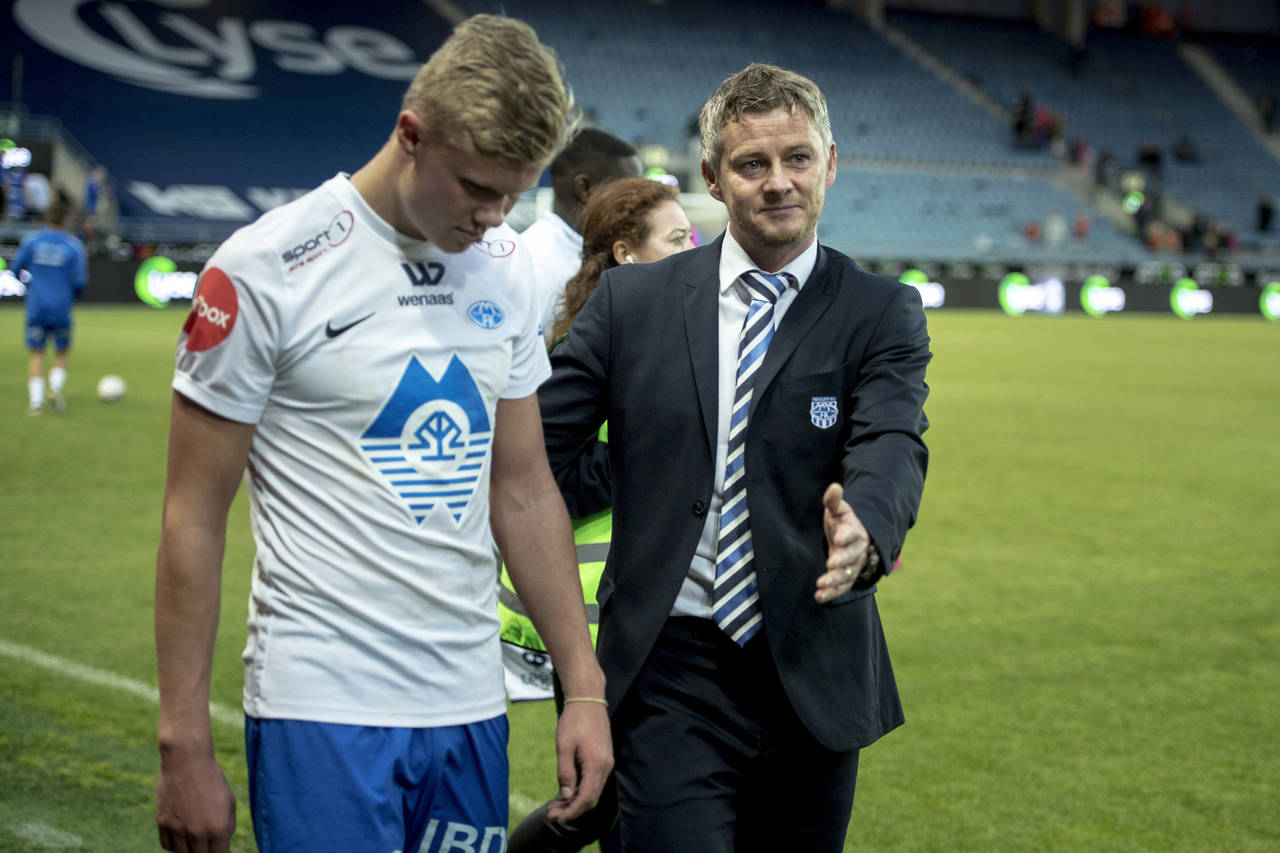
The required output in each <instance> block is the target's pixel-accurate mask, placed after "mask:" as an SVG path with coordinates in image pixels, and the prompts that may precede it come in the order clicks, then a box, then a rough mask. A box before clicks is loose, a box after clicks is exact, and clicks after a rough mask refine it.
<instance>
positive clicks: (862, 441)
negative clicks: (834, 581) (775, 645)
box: [819, 286, 932, 600]
mask: <svg viewBox="0 0 1280 853" xmlns="http://www.w3.org/2000/svg"><path fill="white" fill-rule="evenodd" d="M931 358H932V354H931V353H930V351H929V332H928V327H927V325H926V321H925V314H924V308H923V307H922V306H921V303H920V296H919V294H917V293H916V291H915V290H914V289H913V288H910V287H905V286H901V287H899V289H898V290H896V291H895V293H894V295H893V298H892V299H891V300H890V301H889V303H888V304H887V305H886V307H885V309H884V312H883V314H882V316H881V318H880V321H879V324H878V326H877V328H876V331H875V334H874V335H873V336H872V340H871V343H870V345H869V346H868V347H867V355H866V360H865V361H864V362H863V364H862V366H861V367H860V368H859V370H858V379H857V383H856V386H855V387H854V389H853V393H852V394H851V395H850V399H851V401H852V402H851V404H850V406H849V411H848V414H847V416H846V417H847V418H848V420H849V423H850V431H849V441H848V444H847V445H846V447H845V454H844V459H843V460H842V463H841V467H842V473H843V477H842V479H843V482H842V483H840V484H838V485H837V488H835V489H832V488H831V487H828V489H827V493H826V495H824V498H823V505H824V529H825V530H826V532H827V539H828V548H829V553H828V556H829V557H830V559H829V560H828V564H827V567H828V573H829V574H835V573H836V572H843V570H844V569H845V568H848V569H850V570H851V571H852V573H853V574H854V576H855V577H856V576H857V575H858V573H859V572H860V571H861V570H862V568H863V567H864V566H865V565H866V563H867V559H868V557H869V556H870V555H871V554H872V551H871V550H870V549H872V548H874V549H875V552H874V553H875V555H876V556H877V557H878V559H879V566H878V567H876V569H875V570H874V571H872V572H870V573H869V575H870V577H868V578H867V579H864V580H863V581H860V582H857V583H856V585H857V586H859V587H863V586H869V585H870V584H872V583H874V582H875V581H876V580H877V579H878V577H879V575H880V574H883V573H884V572H887V571H888V570H889V569H890V567H891V566H892V564H893V561H894V560H895V558H896V557H897V555H898V551H899V550H900V548H901V547H902V543H903V540H904V539H905V538H906V535H907V530H908V529H909V528H910V527H911V525H912V524H914V523H915V518H916V511H917V510H918V509H919V507H920V498H921V494H922V492H923V490H924V478H925V472H926V470H927V468H928V462H929V451H928V449H927V448H926V446H925V443H924V432H925V430H926V429H927V428H928V425H929V421H928V419H927V418H926V417H925V414H924V403H925V399H926V398H927V397H928V395H929V386H928V385H927V384H926V382H925V372H926V369H927V367H928V365H929V361H930V359H931ZM824 577H827V576H826V575H824ZM828 579H829V580H830V578H828ZM837 594H839V593H837ZM819 600H821V598H820V599H819Z"/></svg>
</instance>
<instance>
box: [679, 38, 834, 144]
mask: <svg viewBox="0 0 1280 853" xmlns="http://www.w3.org/2000/svg"><path fill="white" fill-rule="evenodd" d="M776 109H783V110H786V111H787V112H789V113H791V114H792V115H795V113H796V110H800V111H802V112H803V113H804V114H805V115H806V116H808V118H809V123H810V124H812V125H813V127H814V129H815V130H817V131H818V136H819V137H821V139H822V147H823V148H830V147H831V141H832V140H831V116H830V115H828V113H827V99H826V98H825V97H823V95H822V90H821V89H819V88H818V85H817V84H816V83H814V82H813V81H812V80H810V79H809V78H808V77H804V76H802V75H800V74H797V73H795V72H794V71H788V70H786V69H785V68H779V67H777V66H776V65H764V64H762V63H759V62H755V63H752V64H751V65H748V66H747V67H746V68H744V69H742V70H741V71H739V72H738V73H737V74H734V75H732V76H731V77H728V78H726V79H725V81H724V82H723V83H721V84H720V88H719V89H717V90H716V93H715V94H714V95H712V96H711V97H710V98H709V99H708V100H707V102H706V103H705V104H703V105H702V110H701V112H699V113H698V131H699V134H700V135H701V137H702V159H704V160H706V161H707V162H708V163H709V164H711V167H712V168H713V169H714V168H716V167H717V165H718V164H719V160H720V154H721V153H722V152H721V149H722V148H723V145H724V128H725V125H727V124H728V123H729V122H731V121H738V120H740V119H741V118H742V116H743V115H744V114H745V113H767V112H772V111H773V110H776Z"/></svg>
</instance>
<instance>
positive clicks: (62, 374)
mask: <svg viewBox="0 0 1280 853" xmlns="http://www.w3.org/2000/svg"><path fill="white" fill-rule="evenodd" d="M66 216H67V207H66V205H65V204H64V203H62V202H59V201H54V202H53V203H52V204H50V205H49V210H48V212H47V214H46V215H45V223H46V225H47V227H45V228H42V229H40V230H39V231H33V232H31V233H30V234H28V235H27V236H25V237H23V238H22V243H21V244H20V245H19V246H18V253H17V254H16V255H14V256H13V264H12V269H13V272H14V274H15V275H18V274H19V273H20V272H22V271H24V270H25V271H26V273H27V275H26V276H24V277H23V278H25V280H26V285H27V322H26V333H25V334H26V341H27V349H28V350H29V351H30V353H31V355H30V358H29V360H28V362H27V392H28V395H29V397H30V410H29V411H30V412H31V414H33V415H35V414H39V413H40V412H41V411H43V408H44V399H45V378H44V351H45V347H46V346H47V344H48V342H49V339H50V338H52V339H53V345H54V349H55V350H56V354H55V355H54V361H53V369H52V370H50V371H49V386H48V389H49V395H50V398H51V400H52V402H53V407H54V410H55V411H59V412H61V411H63V410H64V409H65V408H66V401H65V399H64V398H63V395H62V388H63V385H64V384H65V383H66V381H67V354H68V352H69V351H70V349H71V305H72V303H74V302H75V301H76V300H77V299H78V298H79V297H80V292H81V291H82V290H84V286H85V283H86V282H87V281H88V260H87V258H86V255H85V251H84V245H83V244H82V243H81V242H80V241H79V240H77V239H76V238H75V237H73V236H71V235H70V234H68V233H67V232H66V231H65V230H64V229H63V223H64V222H65V220H66Z"/></svg>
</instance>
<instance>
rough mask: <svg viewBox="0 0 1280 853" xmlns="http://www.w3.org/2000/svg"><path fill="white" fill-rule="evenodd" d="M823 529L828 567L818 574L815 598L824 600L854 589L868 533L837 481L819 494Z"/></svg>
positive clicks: (864, 562) (865, 561)
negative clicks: (820, 495)
mask: <svg viewBox="0 0 1280 853" xmlns="http://www.w3.org/2000/svg"><path fill="white" fill-rule="evenodd" d="M822 530H823V532H824V533H825V534H826V537H827V571H826V572H825V573H824V574H823V575H822V576H821V577H819V578H818V591H817V592H816V593H814V599H815V600H816V601H817V602H818V603H819V604H825V603H827V602H828V601H831V600H832V599H833V598H838V597H839V596H841V595H844V594H845V593H846V592H848V591H849V590H851V589H853V584H854V581H856V580H857V579H858V572H860V571H862V567H863V566H865V565H866V564H867V549H868V548H869V547H870V546H871V537H870V536H869V535H868V534H867V528H866V527H864V526H863V524H862V522H861V521H859V520H858V516H857V515H856V514H854V511H853V508H852V507H850V506H849V504H848V502H847V501H845V499H844V487H843V486H841V485H840V484H839V483H832V484H831V485H830V486H827V490H826V492H824V493H823V495H822Z"/></svg>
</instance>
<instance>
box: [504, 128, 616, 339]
mask: <svg viewBox="0 0 1280 853" xmlns="http://www.w3.org/2000/svg"><path fill="white" fill-rule="evenodd" d="M550 170H551V189H552V192H553V193H554V201H553V202H552V205H551V209H550V210H548V211H546V212H544V213H543V214H542V215H541V216H539V217H538V219H537V220H536V221H535V222H534V223H533V224H532V225H530V226H529V227H528V228H526V229H525V230H524V231H523V232H522V234H521V236H523V237H524V241H525V243H526V244H527V245H528V247H529V253H530V254H531V255H532V256H533V269H534V286H535V288H536V293H537V304H538V305H539V306H540V310H541V312H542V313H541V315H540V317H541V327H542V336H543V338H544V339H546V341H547V344H548V345H550V343H551V339H550V335H551V326H552V321H553V320H554V319H555V310H556V302H558V301H559V299H560V295H561V294H562V293H563V292H564V286H565V283H566V282H567V281H568V280H569V279H570V278H571V277H572V276H573V274H574V273H576V272H577V271H578V266H579V265H580V264H581V263H582V235H581V234H579V233H578V217H579V216H581V215H582V209H583V208H584V207H586V204H587V199H588V198H590V196H591V192H592V190H594V189H595V188H597V187H599V186H602V185H604V184H607V183H609V182H610V181H613V180H617V179H618V178H635V177H639V176H640V155H639V153H638V152H637V151H636V149H635V147H634V146H632V145H631V144H630V143H628V142H624V141H623V140H621V139H619V138H618V137H616V136H613V135H611V134H608V133H605V132H604V131H603V130H600V129H599V128H594V127H587V128H583V129H582V130H580V131H579V132H578V133H577V135H575V136H574V138H573V141H571V142H570V143H569V145H568V146H567V147H566V148H565V149H564V151H562V152H560V154H559V156H557V157H556V158H555V159H554V160H552V161H551V169H550Z"/></svg>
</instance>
